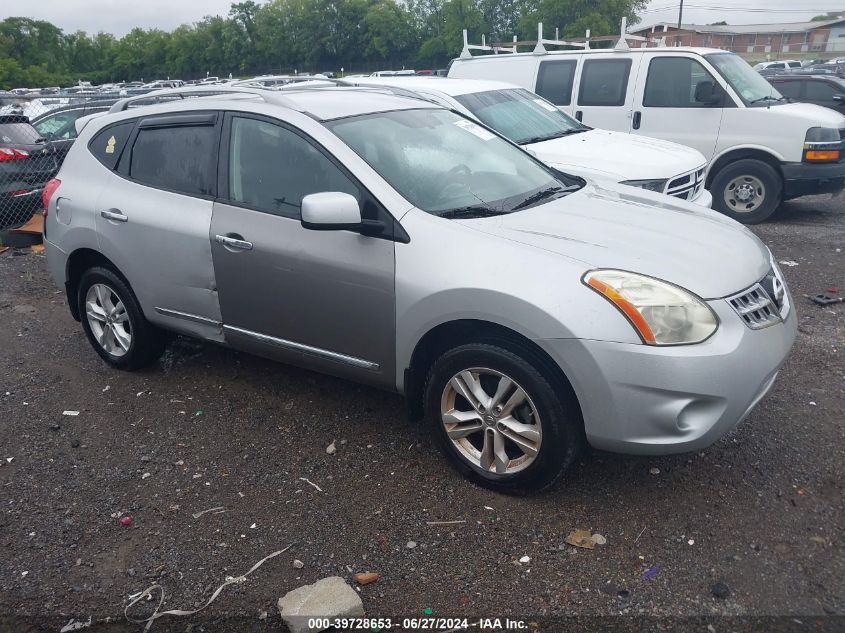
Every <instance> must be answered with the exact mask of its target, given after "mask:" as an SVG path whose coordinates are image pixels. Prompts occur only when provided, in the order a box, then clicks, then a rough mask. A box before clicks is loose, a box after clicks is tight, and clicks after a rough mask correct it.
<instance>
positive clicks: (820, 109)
mask: <svg viewBox="0 0 845 633" xmlns="http://www.w3.org/2000/svg"><path fill="white" fill-rule="evenodd" d="M763 107H765V106H760V105H758V106H755V107H754V108H749V110H757V109H759V108H763ZM768 110H769V112H770V113H774V114H776V115H777V116H778V117H782V118H784V119H790V120H793V121H798V122H800V123H807V124H808V125H807V127H808V128H811V127H828V128H834V129H842V128H843V127H845V116H843V115H842V114H840V113H839V112H836V111H835V110H831V109H830V108H825V107H824V106H820V105H816V104H815V103H782V104H776V105H774V106H772V107H771V108H769V109H768Z"/></svg>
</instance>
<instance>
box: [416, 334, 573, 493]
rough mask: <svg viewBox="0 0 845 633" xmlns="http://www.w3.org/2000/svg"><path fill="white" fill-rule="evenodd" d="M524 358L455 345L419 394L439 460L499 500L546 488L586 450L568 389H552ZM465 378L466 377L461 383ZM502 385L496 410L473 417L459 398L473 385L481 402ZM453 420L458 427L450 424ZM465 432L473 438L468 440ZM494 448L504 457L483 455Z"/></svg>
mask: <svg viewBox="0 0 845 633" xmlns="http://www.w3.org/2000/svg"><path fill="white" fill-rule="evenodd" d="M524 356H527V357H529V358H530V356H531V355H530V354H527V355H524ZM524 356H523V355H521V354H517V353H514V352H513V351H510V350H509V349H505V348H504V347H500V346H499V345H498V344H488V343H471V344H467V345H462V346H460V347H457V348H454V349H452V350H450V351H448V352H446V353H444V354H443V355H442V356H441V357H440V358H438V359H437V360H436V361H435V362H434V364H433V366H432V367H431V370H430V371H429V373H428V378H427V380H426V385H425V390H424V409H425V418H426V422H427V424H428V425H429V428H430V430H431V432H432V433H433V434H434V436H435V437H436V438H437V442H438V444H439V446H440V448H441V450H442V451H443V453H444V454H445V455H446V456H447V457H448V458H449V459H450V461H451V462H452V465H453V466H454V467H455V468H456V469H457V471H458V472H460V473H461V474H462V475H464V476H465V477H467V478H468V479H470V480H472V481H474V482H475V483H477V484H479V485H481V486H484V487H486V488H491V489H493V490H497V491H499V492H511V493H513V492H518V491H521V490H526V491H527V490H540V489H543V488H545V487H547V486H550V485H551V484H552V483H554V481H555V480H556V479H557V478H558V477H559V476H560V474H561V473H562V472H563V471H564V470H566V468H568V467H569V466H570V465H571V464H572V463H573V462H574V461H575V460H576V459H577V457H578V455H579V454H580V453H581V450H582V449H583V447H584V445H585V439H584V428H583V427H584V425H583V420H582V418H581V410H580V408H579V406H578V403H577V401H576V400H575V396H574V394H572V393H571V390H569V389H568V388H567V389H557V390H556V389H554V388H553V387H552V385H553V384H554V381H552V380H549V378H548V377H547V376H546V375H545V374H544V373H543V372H542V371H541V370H540V369H539V367H540V364H539V363H536V362H535V363H531V362H529V361H528V360H526V357H524ZM467 372H469V376H468V377H467V378H464V377H465V376H467ZM503 377H504V378H506V379H508V380H510V381H511V382H512V384H511V386H510V388H509V389H508V390H506V391H504V393H503V395H502V396H501V398H500V399H499V400H498V402H499V403H500V407H499V409H498V410H497V409H496V408H491V409H490V410H489V411H487V410H486V407H487V406H490V405H492V404H495V402H496V400H495V399H493V398H491V399H490V400H488V402H487V403H486V404H485V405H482V413H480V414H479V413H478V411H477V410H476V409H475V408H473V405H472V403H471V402H470V400H469V399H468V398H466V397H465V396H463V395H461V394H460V393H459V392H463V393H467V392H469V393H471V390H472V387H469V391H468V390H467V389H466V388H464V387H467V385H470V383H471V382H475V381H476V380H477V384H478V385H480V386H481V389H482V390H483V391H484V394H486V395H487V396H488V397H490V396H495V395H496V394H497V389H498V388H499V387H500V386H505V384H506V383H504V381H503V380H502V378H503ZM453 378H454V379H456V380H453ZM473 379H475V380H473ZM456 385H457V387H456ZM517 387H519V388H521V389H522V390H523V392H524V393H525V394H526V396H527V397H526V398H525V399H524V400H523V402H522V403H521V404H519V405H518V406H516V407H512V411H510V409H511V408H510V407H509V406H508V404H509V400H510V398H511V397H512V396H513V395H514V394H515V391H516V388H517ZM476 393H478V392H476ZM479 396H480V397H483V395H481V394H479ZM479 400H480V398H477V399H476V400H475V402H476V403H478V402H479ZM517 400H518V398H517ZM501 405H504V408H502V407H501ZM458 417H460V418H461V420H462V421H461V422H460V423H454V421H455V420H457V419H458ZM464 418H466V420H464ZM447 420H448V421H451V422H447ZM514 422H516V423H517V424H514ZM479 425H480V426H479ZM447 426H448V431H447ZM471 429H475V430H473V431H471V432H470V430H471ZM514 429H519V430H520V432H521V434H518V433H515V432H514ZM450 432H451V433H452V437H450V434H449V433H450ZM464 433H466V435H464V436H462V434H464ZM497 436H498V438H501V439H497ZM513 438H517V439H518V440H519V442H520V443H521V444H519V443H517V442H516V441H514V439H513ZM485 441H486V442H488V444H487V447H488V450H487V451H485ZM497 442H498V443H497ZM521 446H522V447H526V448H521ZM493 448H498V449H504V450H503V451H491V450H489V449H493ZM534 449H536V451H535V452H534V454H533V455H531V453H532V450H534ZM497 454H498V455H499V456H500V457H499V458H498V459H497V458H496V455H497ZM506 459H507V461H506Z"/></svg>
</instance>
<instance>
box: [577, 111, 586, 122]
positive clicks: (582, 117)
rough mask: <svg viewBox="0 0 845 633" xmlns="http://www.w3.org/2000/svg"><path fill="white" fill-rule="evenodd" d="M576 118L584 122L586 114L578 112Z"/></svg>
mask: <svg viewBox="0 0 845 633" xmlns="http://www.w3.org/2000/svg"><path fill="white" fill-rule="evenodd" d="M575 118H576V119H578V120H579V121H583V120H584V113H583V112H582V111H581V110H578V111H577V112H576V113H575Z"/></svg>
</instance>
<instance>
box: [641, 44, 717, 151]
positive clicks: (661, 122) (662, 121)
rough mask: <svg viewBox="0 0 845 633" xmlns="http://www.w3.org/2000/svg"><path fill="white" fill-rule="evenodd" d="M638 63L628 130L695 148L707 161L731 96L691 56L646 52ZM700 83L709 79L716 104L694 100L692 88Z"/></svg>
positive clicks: (713, 148)
mask: <svg viewBox="0 0 845 633" xmlns="http://www.w3.org/2000/svg"><path fill="white" fill-rule="evenodd" d="M642 63H643V67H642V68H641V69H640V80H639V82H638V85H637V90H636V97H635V101H634V114H633V116H632V117H631V132H633V133H634V134H641V135H643V136H652V137H655V138H661V139H664V140H667V141H674V142H675V143H680V144H681V145H686V146H688V147H692V148H695V149H697V150H698V151H699V152H701V153H702V154H704V157H705V158H707V160H708V161H709V160H710V159H711V158H712V157H713V154H714V152H715V151H716V142H717V141H718V139H719V128H720V127H721V125H722V113H723V112H724V107H727V106H728V105H731V104H729V103H728V100H729V99H731V97H730V96H729V95H728V94H726V93H725V92H724V89H723V88H722V87H721V85H720V84H719V83H718V82H717V81H716V79H715V78H714V77H713V75H712V74H711V73H709V72H708V71H707V69H706V68H705V67H704V66H703V65H702V64H701V62H699V61H698V60H697V59H695V58H694V57H689V56H684V55H680V54H679V55H678V56H674V55H672V56H670V55H666V54H660V55H653V56H648V55H646V56H644V59H643V62H642ZM702 82H713V84H714V85H715V86H716V90H717V91H719V93H720V94H721V101H720V102H719V103H715V104H707V103H702V102H700V101H697V100H696V87H697V86H698V85H699V84H700V83H702Z"/></svg>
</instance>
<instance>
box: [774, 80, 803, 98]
mask: <svg viewBox="0 0 845 633" xmlns="http://www.w3.org/2000/svg"><path fill="white" fill-rule="evenodd" d="M774 86H775V88H777V91H778V92H779V93H781V94H782V95H783V96H784V97H789V98H790V99H800V98H801V82H800V81H775V82H774Z"/></svg>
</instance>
